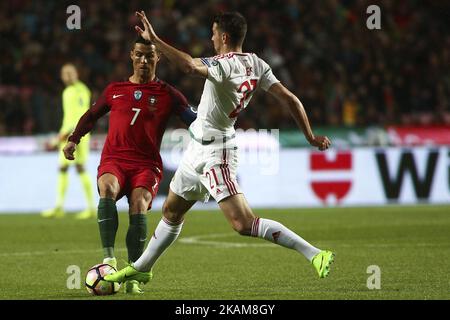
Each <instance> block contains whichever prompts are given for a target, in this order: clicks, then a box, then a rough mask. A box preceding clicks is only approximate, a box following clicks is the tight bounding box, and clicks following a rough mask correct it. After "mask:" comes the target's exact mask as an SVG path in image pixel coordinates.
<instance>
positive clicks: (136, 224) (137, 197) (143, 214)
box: [125, 187, 152, 294]
mask: <svg viewBox="0 0 450 320" xmlns="http://www.w3.org/2000/svg"><path fill="white" fill-rule="evenodd" d="M151 202H152V194H151V193H150V191H148V190H147V189H146V188H141V187H140V188H136V189H133V191H132V192H131V195H130V208H129V212H128V213H129V217H130V223H129V225H128V232H127V237H126V244H127V250H128V261H129V262H130V263H133V262H135V261H136V260H137V259H138V258H139V257H140V256H141V254H142V253H143V252H144V247H145V241H146V240H147V210H148V208H149V206H150V203H151ZM125 292H126V293H131V294H139V293H143V291H142V290H141V288H140V287H139V283H138V281H136V280H131V281H127V282H126V285H125Z"/></svg>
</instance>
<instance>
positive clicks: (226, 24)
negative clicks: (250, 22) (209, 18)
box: [214, 12, 247, 46]
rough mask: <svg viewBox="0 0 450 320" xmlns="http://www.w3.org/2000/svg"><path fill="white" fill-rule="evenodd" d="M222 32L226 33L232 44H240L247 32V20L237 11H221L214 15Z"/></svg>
mask: <svg viewBox="0 0 450 320" xmlns="http://www.w3.org/2000/svg"><path fill="white" fill-rule="evenodd" d="M214 22H215V23H217V27H218V28H219V29H220V31H222V32H226V33H228V35H229V36H230V42H231V44H232V45H233V46H238V45H239V46H241V45H242V44H243V42H244V39H245V35H246V33H247V21H245V18H244V16H243V15H242V14H240V13H239V12H222V13H220V14H218V15H216V16H215V17H214Z"/></svg>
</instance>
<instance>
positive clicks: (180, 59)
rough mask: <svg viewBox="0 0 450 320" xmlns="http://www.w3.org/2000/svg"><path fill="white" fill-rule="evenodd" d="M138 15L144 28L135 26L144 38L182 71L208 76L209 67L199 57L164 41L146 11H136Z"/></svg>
mask: <svg viewBox="0 0 450 320" xmlns="http://www.w3.org/2000/svg"><path fill="white" fill-rule="evenodd" d="M136 15H137V16H138V17H139V19H140V20H141V22H142V24H143V25H144V30H142V28H141V27H139V26H135V29H136V31H137V32H138V33H139V34H140V35H141V37H142V38H144V39H146V40H149V41H151V42H153V44H154V45H155V46H156V48H157V49H158V50H159V51H160V52H161V53H162V54H163V55H165V56H166V57H167V59H169V61H170V62H172V63H174V64H175V65H176V66H177V67H178V68H179V69H180V70H181V71H183V72H184V73H187V74H191V75H196V76H200V77H203V78H207V77H208V68H207V67H206V66H205V65H204V64H203V62H202V61H201V60H200V59H198V58H192V57H191V56H190V55H189V54H187V53H185V52H183V51H180V50H178V49H176V48H174V47H172V46H170V45H169V44H167V43H165V42H164V41H162V40H161V39H160V38H159V37H158V36H157V35H156V33H155V31H154V30H153V27H152V25H151V24H150V21H149V20H148V19H147V16H146V15H145V12H144V11H140V12H136Z"/></svg>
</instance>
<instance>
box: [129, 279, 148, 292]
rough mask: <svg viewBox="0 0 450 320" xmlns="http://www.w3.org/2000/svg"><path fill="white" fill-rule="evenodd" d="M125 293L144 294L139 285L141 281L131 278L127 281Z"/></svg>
mask: <svg viewBox="0 0 450 320" xmlns="http://www.w3.org/2000/svg"><path fill="white" fill-rule="evenodd" d="M125 293H128V294H142V293H144V291H143V290H142V289H141V288H140V287H139V281H137V280H130V281H127V282H125Z"/></svg>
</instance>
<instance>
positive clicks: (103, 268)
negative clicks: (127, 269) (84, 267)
mask: <svg viewBox="0 0 450 320" xmlns="http://www.w3.org/2000/svg"><path fill="white" fill-rule="evenodd" d="M116 271H117V270H116V269H115V268H114V267H113V266H111V265H109V264H105V263H102V264H96V265H95V266H93V267H92V268H90V269H89V271H88V272H87V274H86V289H87V291H88V292H89V293H90V294H92V295H94V296H108V295H111V294H115V293H117V292H118V291H119V289H120V283H117V282H108V281H105V280H103V277H104V276H106V275H107V274H111V273H114V272H116Z"/></svg>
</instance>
